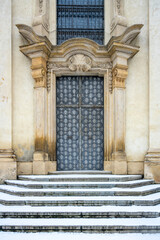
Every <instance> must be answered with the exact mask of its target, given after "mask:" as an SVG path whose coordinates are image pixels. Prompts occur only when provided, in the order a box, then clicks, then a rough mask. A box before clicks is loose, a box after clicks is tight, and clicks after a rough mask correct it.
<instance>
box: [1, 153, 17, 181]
mask: <svg viewBox="0 0 160 240" xmlns="http://www.w3.org/2000/svg"><path fill="white" fill-rule="evenodd" d="M7 179H9V180H14V179H17V162H16V155H15V154H14V151H13V150H12V149H0V183H3V182H4V181H5V180H7Z"/></svg>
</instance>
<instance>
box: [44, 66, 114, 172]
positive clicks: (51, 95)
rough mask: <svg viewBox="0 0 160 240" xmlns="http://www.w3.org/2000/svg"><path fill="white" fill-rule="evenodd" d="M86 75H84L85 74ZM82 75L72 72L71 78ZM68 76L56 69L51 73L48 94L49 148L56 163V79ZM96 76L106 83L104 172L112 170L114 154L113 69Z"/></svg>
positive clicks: (88, 74) (90, 74) (89, 74)
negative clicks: (111, 81)
mask: <svg viewBox="0 0 160 240" xmlns="http://www.w3.org/2000/svg"><path fill="white" fill-rule="evenodd" d="M83 75H84V74H83ZM83 75H82V74H81V73H77V72H74V73H73V72H70V76H83ZM59 76H66V74H63V73H62V74H61V75H60V74H56V72H55V71H54V69H51V72H50V90H49V92H48V146H49V149H48V150H49V153H50V156H51V160H52V161H55V162H56V166H57V161H56V145H57V144H56V78H57V77H59ZM85 76H93V73H92V72H91V73H85ZM94 76H100V77H103V81H104V164H103V166H104V170H106V168H107V169H108V170H110V168H111V166H110V162H109V160H110V159H111V153H112V136H113V131H112V118H113V107H112V99H111V98H112V96H111V94H110V91H109V86H110V78H111V69H106V72H105V73H104V74H103V75H101V74H99V73H98V72H97V74H95V73H94Z"/></svg>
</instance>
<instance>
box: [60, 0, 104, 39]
mask: <svg viewBox="0 0 160 240" xmlns="http://www.w3.org/2000/svg"><path fill="white" fill-rule="evenodd" d="M76 37H83V38H89V39H92V40H94V41H96V42H97V43H99V44H103V39H104V1H103V0H93V1H91V0H72V1H71V0H70V1H69V0H57V43H58V44H61V43H62V42H64V41H65V40H67V39H70V38H76Z"/></svg>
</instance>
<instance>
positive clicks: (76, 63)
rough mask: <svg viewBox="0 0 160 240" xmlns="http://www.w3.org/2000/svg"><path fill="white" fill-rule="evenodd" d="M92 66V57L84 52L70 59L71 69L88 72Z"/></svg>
mask: <svg viewBox="0 0 160 240" xmlns="http://www.w3.org/2000/svg"><path fill="white" fill-rule="evenodd" d="M91 66H92V60H91V58H90V57H88V56H85V55H83V54H76V55H73V56H72V57H70V59H69V66H68V67H69V69H70V70H71V71H74V72H76V71H77V72H87V71H89V70H90V68H91Z"/></svg>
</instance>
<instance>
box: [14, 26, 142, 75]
mask: <svg viewBox="0 0 160 240" xmlns="http://www.w3.org/2000/svg"><path fill="white" fill-rule="evenodd" d="M142 26H143V25H142V24H137V25H133V26H131V27H129V28H127V29H126V31H125V32H124V33H123V34H122V35H121V36H118V37H112V38H111V39H110V41H109V42H108V44H107V45H99V44H97V43H96V42H94V41H92V40H90V39H87V38H74V39H69V40H67V41H65V42H63V43H62V44H61V45H52V44H51V42H50V41H49V40H48V38H47V37H43V36H39V35H37V34H36V33H35V32H34V31H33V29H32V28H31V27H29V26H27V25H23V24H18V25H17V27H18V29H19V32H20V33H21V35H22V36H23V37H24V38H25V40H26V41H27V45H25V46H21V47H20V50H21V51H22V52H23V53H24V54H25V55H26V56H28V57H29V58H31V59H33V58H35V57H38V56H41V57H44V58H46V61H47V64H48V71H51V70H53V71H54V72H55V73H56V75H61V74H62V73H63V74H67V75H68V74H72V73H73V72H76V74H83V73H87V74H99V75H103V74H104V72H106V71H107V69H110V68H112V61H113V55H114V54H117V52H118V53H119V54H120V55H122V54H125V58H126V59H128V58H131V57H132V56H134V55H135V54H136V53H137V52H138V51H139V48H138V47H136V46H133V45H132V44H131V43H132V42H133V40H134V39H135V37H136V36H137V35H138V34H139V33H140V29H141V28H142ZM122 57H123V56H122Z"/></svg>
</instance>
